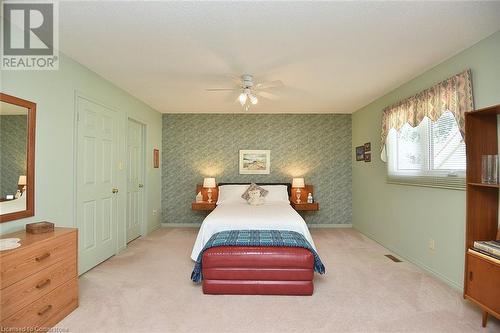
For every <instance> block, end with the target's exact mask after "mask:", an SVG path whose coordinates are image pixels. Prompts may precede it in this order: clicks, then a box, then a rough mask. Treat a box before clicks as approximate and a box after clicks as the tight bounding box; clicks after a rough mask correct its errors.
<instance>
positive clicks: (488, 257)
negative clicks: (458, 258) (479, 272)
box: [467, 248, 500, 265]
mask: <svg viewBox="0 0 500 333" xmlns="http://www.w3.org/2000/svg"><path fill="white" fill-rule="evenodd" d="M467 252H468V253H472V254H474V255H476V256H479V257H481V258H483V259H485V260H488V261H491V262H493V263H496V264H499V265H500V259H497V258H495V257H494V256H492V255H491V254H489V253H488V254H485V253H484V252H481V251H480V250H477V249H474V248H470V249H469V250H468V251H467Z"/></svg>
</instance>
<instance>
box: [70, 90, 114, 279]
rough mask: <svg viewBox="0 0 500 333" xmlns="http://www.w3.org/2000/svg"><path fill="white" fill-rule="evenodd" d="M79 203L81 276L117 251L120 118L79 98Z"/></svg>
mask: <svg viewBox="0 0 500 333" xmlns="http://www.w3.org/2000/svg"><path fill="white" fill-rule="evenodd" d="M77 111H78V146H77V199H76V205H77V207H76V219H77V226H78V229H79V241H78V244H79V258H78V263H79V269H78V270H79V273H80V274H82V273H84V272H86V271H88V270H89V269H91V268H92V267H94V266H96V265H97V264H99V263H100V262H102V261H104V260H106V259H108V258H109V257H111V256H113V255H114V254H115V253H116V251H117V211H118V209H117V198H118V189H117V188H116V183H117V173H118V126H119V125H118V124H119V122H118V116H117V115H116V112H114V111H112V110H110V109H107V108H105V107H103V106H102V105H99V104H97V103H94V102H91V101H89V100H87V99H85V98H82V97H78V101H77Z"/></svg>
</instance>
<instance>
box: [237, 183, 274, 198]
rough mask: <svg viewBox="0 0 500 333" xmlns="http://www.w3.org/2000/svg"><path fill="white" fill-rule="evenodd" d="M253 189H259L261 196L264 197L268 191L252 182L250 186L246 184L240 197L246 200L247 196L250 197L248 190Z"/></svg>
mask: <svg viewBox="0 0 500 333" xmlns="http://www.w3.org/2000/svg"><path fill="white" fill-rule="evenodd" d="M253 190H259V191H260V196H261V197H265V196H266V195H267V194H268V193H269V191H267V190H265V189H263V188H262V187H260V186H259V185H257V184H255V183H252V184H250V186H248V188H247V190H246V191H245V192H244V193H243V194H242V195H241V197H242V198H243V199H245V200H246V201H248V198H250V196H249V195H248V192H250V191H253Z"/></svg>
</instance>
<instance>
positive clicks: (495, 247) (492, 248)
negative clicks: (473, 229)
mask: <svg viewBox="0 0 500 333" xmlns="http://www.w3.org/2000/svg"><path fill="white" fill-rule="evenodd" d="M474 248H476V249H479V250H481V251H484V252H486V253H489V254H492V255H495V256H497V257H500V241H496V240H493V241H475V242H474Z"/></svg>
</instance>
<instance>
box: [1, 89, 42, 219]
mask: <svg viewBox="0 0 500 333" xmlns="http://www.w3.org/2000/svg"><path fill="white" fill-rule="evenodd" d="M0 101H1V102H5V103H9V104H14V105H17V106H20V107H23V108H26V109H28V147H27V150H26V159H27V163H26V183H27V185H28V187H29V189H30V190H29V191H27V192H28V193H27V196H26V210H21V211H19V212H13V213H8V214H2V215H0V223H2V222H7V221H13V220H18V219H22V218H25V217H30V216H34V215H35V126H36V104H35V103H33V102H30V101H27V100H25V99H21V98H17V97H14V96H11V95H7V94H4V93H1V92H0Z"/></svg>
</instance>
